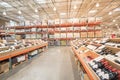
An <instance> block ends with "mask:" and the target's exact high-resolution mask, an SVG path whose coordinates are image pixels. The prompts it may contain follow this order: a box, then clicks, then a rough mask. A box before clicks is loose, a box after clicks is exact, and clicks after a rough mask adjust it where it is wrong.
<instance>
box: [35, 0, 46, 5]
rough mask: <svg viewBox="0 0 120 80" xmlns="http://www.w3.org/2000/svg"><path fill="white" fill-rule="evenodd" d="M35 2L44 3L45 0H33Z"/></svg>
mask: <svg viewBox="0 0 120 80" xmlns="http://www.w3.org/2000/svg"><path fill="white" fill-rule="evenodd" d="M35 2H36V3H39V4H42V3H46V0H35Z"/></svg>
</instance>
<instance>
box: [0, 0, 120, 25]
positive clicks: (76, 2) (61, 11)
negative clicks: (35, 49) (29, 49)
mask: <svg viewBox="0 0 120 80" xmlns="http://www.w3.org/2000/svg"><path fill="white" fill-rule="evenodd" d="M81 17H101V18H102V22H103V23H102V24H103V25H107V26H118V25H120V0H0V18H1V19H7V20H9V19H12V20H15V21H20V20H30V21H34V20H38V21H39V20H54V19H71V18H81Z"/></svg>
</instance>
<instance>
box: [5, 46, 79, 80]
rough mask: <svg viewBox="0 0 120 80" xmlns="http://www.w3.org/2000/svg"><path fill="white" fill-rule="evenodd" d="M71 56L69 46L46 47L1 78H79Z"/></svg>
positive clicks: (77, 79) (66, 79) (30, 79)
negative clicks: (46, 48) (20, 66)
mask: <svg viewBox="0 0 120 80" xmlns="http://www.w3.org/2000/svg"><path fill="white" fill-rule="evenodd" d="M72 56H73V54H72V51H71V49H70V47H66V46H63V47H51V48H48V50H47V51H45V52H43V53H41V54H40V55H39V56H37V57H35V58H34V59H33V60H31V62H27V63H26V64H25V65H23V66H24V67H23V68H21V69H20V68H19V70H13V71H12V72H11V73H10V72H9V73H8V74H6V75H10V76H4V77H7V78H3V80H4V79H6V80H80V79H79V75H78V72H77V70H76V66H75V62H74V59H73V57H72ZM23 64H24V63H23Z"/></svg>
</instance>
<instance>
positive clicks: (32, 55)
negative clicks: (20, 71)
mask: <svg viewBox="0 0 120 80" xmlns="http://www.w3.org/2000/svg"><path fill="white" fill-rule="evenodd" d="M37 54H38V50H34V51H32V52H30V53H29V54H28V58H29V59H30V58H32V57H34V56H35V55H37Z"/></svg>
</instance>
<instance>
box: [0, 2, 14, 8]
mask: <svg viewBox="0 0 120 80" xmlns="http://www.w3.org/2000/svg"><path fill="white" fill-rule="evenodd" d="M0 6H3V7H6V8H8V7H12V6H11V5H10V4H8V3H6V2H0Z"/></svg>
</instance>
